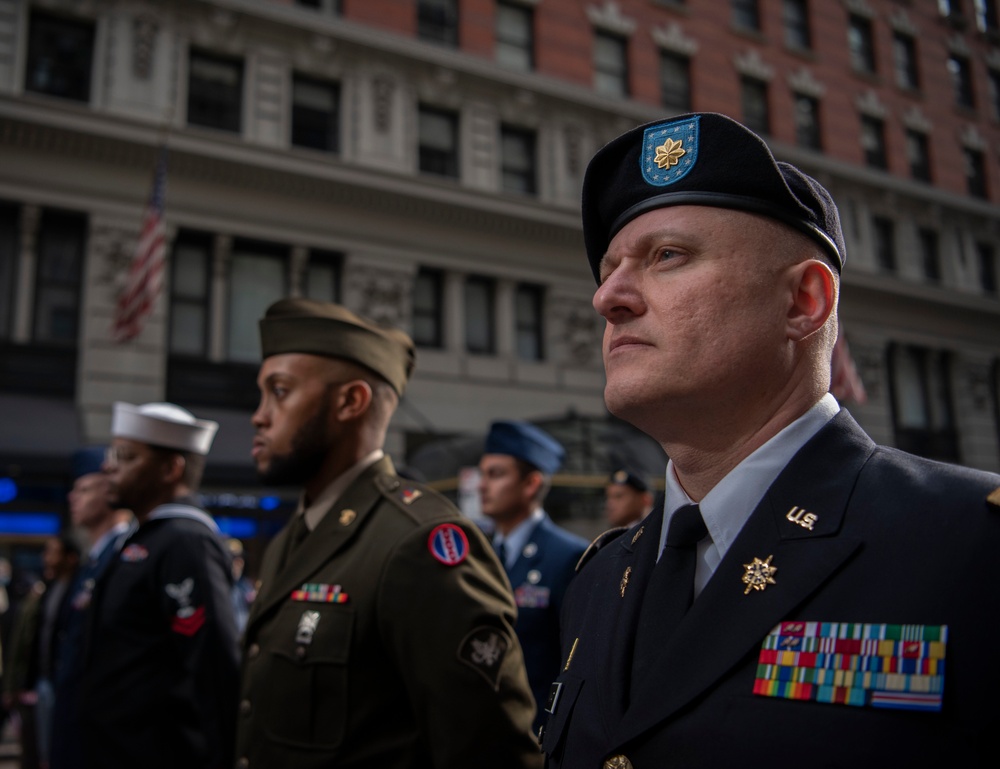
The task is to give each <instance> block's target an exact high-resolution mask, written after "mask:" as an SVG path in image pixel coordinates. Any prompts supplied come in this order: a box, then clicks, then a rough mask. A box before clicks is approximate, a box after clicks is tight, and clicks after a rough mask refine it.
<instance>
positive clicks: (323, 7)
mask: <svg viewBox="0 0 1000 769" xmlns="http://www.w3.org/2000/svg"><path fill="white" fill-rule="evenodd" d="M295 4H296V5H301V6H302V7H303V8H315V9H316V10H317V11H323V12H325V13H329V14H332V15H334V16H340V14H341V12H342V9H341V7H340V6H341V0H295Z"/></svg>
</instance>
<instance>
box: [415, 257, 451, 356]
mask: <svg viewBox="0 0 1000 769" xmlns="http://www.w3.org/2000/svg"><path fill="white" fill-rule="evenodd" d="M443 294H444V274H443V273H442V272H441V271H440V270H431V269H427V268H424V267H421V268H420V270H419V271H418V272H417V277H416V279H415V280H414V282H413V322H412V326H413V342H414V343H415V344H416V345H418V346H419V347H436V348H441V347H444V312H443V302H442V296H443Z"/></svg>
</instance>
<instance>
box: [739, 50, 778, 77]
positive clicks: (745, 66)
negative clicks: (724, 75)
mask: <svg viewBox="0 0 1000 769" xmlns="http://www.w3.org/2000/svg"><path fill="white" fill-rule="evenodd" d="M733 65H734V66H735V67H736V70H737V71H738V72H739V73H740V74H741V75H747V76H748V77H754V78H757V79H758V80H768V81H770V80H771V79H772V78H773V77H774V67H772V66H771V65H770V64H768V63H766V62H765V61H764V60H763V59H762V58H761V57H760V53H759V52H758V51H757V49H756V48H751V49H750V50H749V51H746V52H745V53H738V54H736V56H735V57H734V58H733Z"/></svg>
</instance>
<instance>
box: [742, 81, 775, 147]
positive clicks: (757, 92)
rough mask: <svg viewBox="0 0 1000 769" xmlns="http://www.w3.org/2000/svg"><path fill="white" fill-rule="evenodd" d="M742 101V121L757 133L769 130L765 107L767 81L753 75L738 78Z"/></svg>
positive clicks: (769, 119)
mask: <svg viewBox="0 0 1000 769" xmlns="http://www.w3.org/2000/svg"><path fill="white" fill-rule="evenodd" d="M740 95H741V100H742V102H743V122H744V123H746V126H747V128H749V129H750V130H752V131H756V132H757V133H759V134H768V133H770V132H771V117H770V113H769V111H768V108H767V83H766V82H765V81H763V80H758V79H757V78H755V77H742V78H740Z"/></svg>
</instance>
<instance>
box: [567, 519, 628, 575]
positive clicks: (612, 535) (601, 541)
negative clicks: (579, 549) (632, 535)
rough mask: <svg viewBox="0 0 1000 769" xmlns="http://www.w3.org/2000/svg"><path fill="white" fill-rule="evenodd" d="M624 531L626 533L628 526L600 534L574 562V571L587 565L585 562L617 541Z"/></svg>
mask: <svg viewBox="0 0 1000 769" xmlns="http://www.w3.org/2000/svg"><path fill="white" fill-rule="evenodd" d="M626 531H628V526H618V527H617V528H614V529H608V530H607V531H606V532H604V533H603V534H601V535H600V536H599V537H598V538H597V539H595V540H594V541H593V542H591V543H590V547H588V548H587V549H586V550H584V551H583V555H581V556H580V560H579V561H577V562H576V570H577V571H580V569H582V568H583V567H584V566H586V565H587V561H589V560H590V559H591V558H593V557H594V556H595V555H597V551H598V550H600V549H601V548H602V547H604V546H605V545H606V544H608V543H609V542H613V541H614V540H616V539H618V537H620V536H621V535H622V534H624V533H625V532H626Z"/></svg>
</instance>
